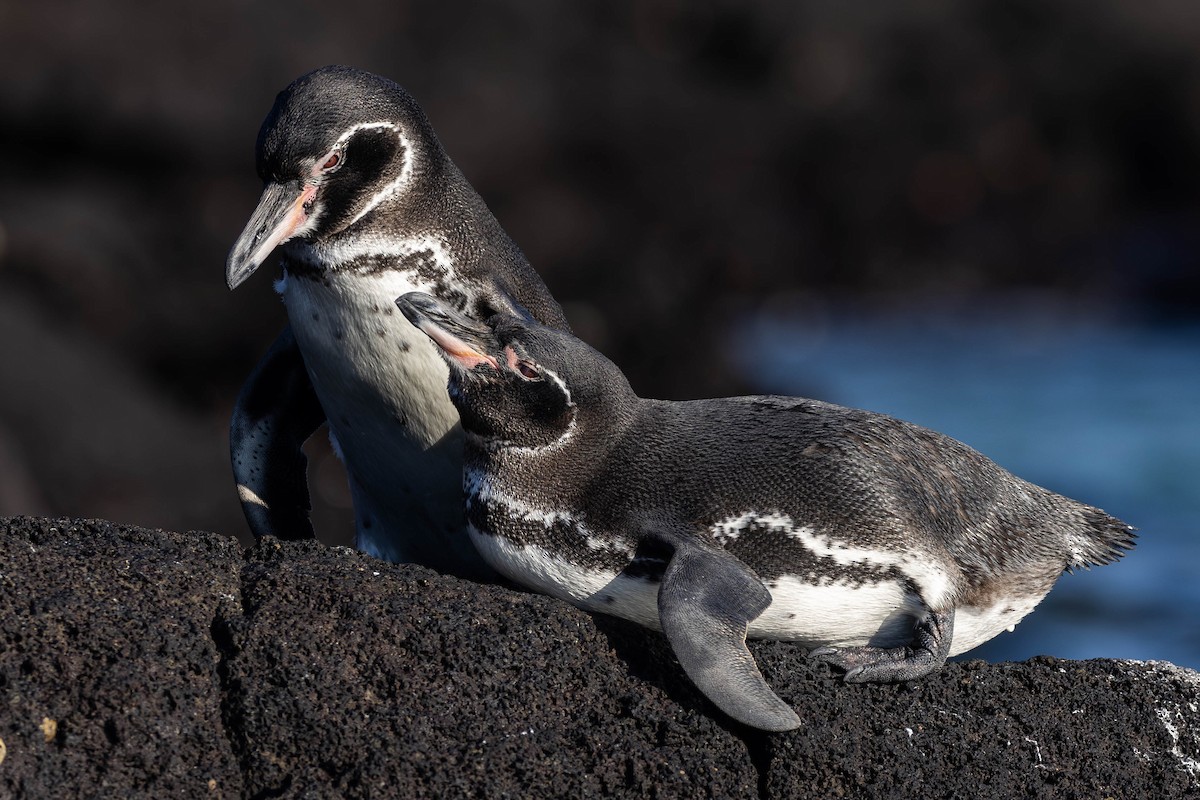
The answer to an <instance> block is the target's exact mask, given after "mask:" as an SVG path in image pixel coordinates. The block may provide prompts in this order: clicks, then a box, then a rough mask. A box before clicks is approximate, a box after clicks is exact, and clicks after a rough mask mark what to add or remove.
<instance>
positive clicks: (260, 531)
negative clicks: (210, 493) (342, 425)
mask: <svg viewBox="0 0 1200 800" xmlns="http://www.w3.org/2000/svg"><path fill="white" fill-rule="evenodd" d="M324 421H325V412H324V410H322V408H321V404H320V402H319V401H318V400H317V394H316V392H315V391H314V389H313V386H312V383H311V381H309V378H308V372H307V371H306V370H305V369H304V360H303V359H302V358H301V355H300V349H299V348H298V347H297V346H296V339H295V337H294V336H293V335H292V329H291V327H290V326H289V327H287V328H285V329H284V331H283V333H281V334H280V335H279V337H278V338H277V339H276V340H275V341H274V343H273V344H272V345H271V348H270V349H269V350H268V351H267V354H266V355H265V356H263V359H262V361H260V362H259V363H258V366H257V367H255V369H254V372H252V373H251V374H250V377H249V378H247V379H246V383H245V384H243V385H242V390H241V392H240V393H239V394H238V399H237V403H236V405H235V406H234V409H233V418H232V419H231V420H230V423H229V454H230V459H231V461H232V462H233V477H234V480H235V481H236V483H237V492H238V498H239V499H240V500H241V501H242V512H243V513H244V514H245V515H246V522H247V523H248V524H249V526H250V530H251V532H252V533H253V534H254V536H255V537H256V538H260V539H261V538H262V537H263V536H268V535H269V536H275V537H277V538H279V539H311V538H314V536H315V533H314V532H313V527H312V522H310V521H309V518H308V512H309V511H310V510H311V509H312V505H311V503H310V501H309V495H308V477H307V467H308V459H307V458H306V457H305V455H304V451H303V450H301V446H302V445H303V444H304V442H305V440H306V439H308V437H309V436H311V435H312V434H313V432H314V431H316V429H317V428H319V427H320V426H321V423H322V422H324Z"/></svg>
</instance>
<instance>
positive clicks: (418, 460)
mask: <svg viewBox="0 0 1200 800" xmlns="http://www.w3.org/2000/svg"><path fill="white" fill-rule="evenodd" d="M258 172H259V176H260V177H261V178H262V179H263V182H264V185H265V188H264V191H263V195H262V199H261V200H260V202H259V205H258V208H257V209H256V210H255V211H254V213H253V215H252V217H251V219H250V222H249V223H248V224H247V226H246V230H245V231H244V232H243V233H242V235H241V236H240V237H239V239H238V241H237V243H236V244H235V245H234V247H233V249H232V251H231V253H230V256H229V263H228V271H227V277H228V281H229V285H230V287H231V288H232V287H235V286H237V285H238V284H239V283H241V282H242V281H243V280H245V278H246V277H248V276H249V275H250V274H251V273H252V272H253V271H254V270H255V269H256V268H257V267H258V266H259V265H260V264H262V263H263V261H264V260H265V259H266V258H267V257H268V256H269V255H270V254H271V252H273V251H274V250H275V249H276V248H280V249H281V251H282V255H283V258H282V262H283V277H282V279H281V280H280V281H279V282H278V283H277V284H276V288H277V290H278V291H279V293H280V294H281V295H282V297H283V300H284V303H285V304H286V306H287V311H288V319H289V323H290V325H289V328H288V329H287V330H285V331H284V333H283V334H282V335H281V336H280V338H279V339H278V340H277V341H276V343H275V345H274V346H273V347H272V349H271V350H270V352H269V353H268V354H267V356H266V357H265V358H264V360H263V361H262V363H261V364H260V365H259V367H258V369H257V370H256V372H255V373H254V374H253V375H252V376H251V377H250V378H249V380H248V381H247V383H246V385H245V387H244V388H243V390H242V393H241V396H240V397H239V399H238V405H237V408H236V409H235V411H234V415H233V421H232V423H231V435H230V448H231V453H232V457H233V467H234V474H235V478H236V480H237V484H238V493H239V496H240V497H241V499H242V505H243V508H244V509H245V511H246V516H247V519H248V521H249V523H250V527H251V529H252V530H253V531H254V533H255V534H256V535H263V534H268V533H269V534H273V535H275V536H279V537H282V538H300V537H308V536H312V535H313V531H312V527H311V524H310V523H309V520H308V510H309V502H308V491H307V487H306V482H305V458H304V455H303V453H302V452H301V450H300V446H301V444H302V443H303V442H304V440H305V439H307V438H308V437H309V436H310V435H311V434H312V433H313V432H314V431H315V430H316V429H317V428H318V427H319V426H320V424H321V423H322V422H325V421H328V424H329V428H330V433H331V438H332V440H333V442H334V445H335V447H336V449H337V451H338V453H339V455H340V456H341V457H342V460H343V461H344V463H345V465H346V469H347V472H348V474H349V480H350V487H351V491H352V494H353V497H354V506H355V514H356V527H357V534H358V546H359V548H360V549H363V550H365V551H367V552H370V553H373V554H375V555H378V556H380V557H383V558H387V559H390V560H393V561H414V562H418V563H422V564H425V565H427V566H431V567H434V568H436V569H439V570H442V571H446V572H453V573H456V574H460V575H467V576H472V577H486V576H489V575H491V574H492V573H491V571H490V570H489V569H488V568H487V566H486V565H485V564H484V563H483V562H482V561H480V559H479V556H478V554H477V553H476V551H475V549H474V548H472V547H471V545H470V543H469V541H468V539H467V534H466V530H465V526H464V521H463V510H462V502H461V485H460V484H461V471H462V461H461V450H462V444H461V433H460V430H459V427H458V414H457V412H456V411H455V409H454V407H453V406H452V405H451V404H450V402H449V400H448V399H447V398H446V392H445V384H446V376H447V372H446V366H445V364H444V363H443V361H442V359H440V358H439V357H438V356H437V354H436V352H435V350H434V348H433V347H432V346H431V345H430V343H429V341H428V340H427V339H426V338H425V337H424V336H422V335H421V334H420V333H418V332H417V331H415V330H414V329H413V328H412V326H410V325H409V324H408V323H407V322H406V321H405V320H404V319H403V317H401V315H400V314H399V313H398V312H397V311H396V307H395V304H394V300H395V298H396V296H397V295H398V294H403V293H405V292H409V291H413V290H415V289H420V290H421V291H424V292H428V293H430V294H432V295H434V296H436V297H438V298H439V299H440V300H441V301H442V302H444V303H447V304H448V305H450V306H451V307H453V308H455V309H458V310H465V311H468V312H469V313H471V314H474V315H477V316H487V315H489V314H492V313H495V312H497V311H505V312H507V313H512V314H518V315H522V316H525V315H528V316H531V317H533V318H535V319H537V320H539V321H540V322H543V323H545V324H547V325H552V326H555V327H558V328H562V329H566V327H567V325H566V320H565V318H564V317H563V315H562V311H561V309H560V308H559V307H558V305H557V304H556V303H555V302H554V300H553V298H552V297H551V296H550V294H549V292H548V291H547V289H546V287H545V285H544V284H543V283H542V281H541V279H540V278H539V277H538V276H537V274H536V273H535V272H534V271H533V269H532V268H531V267H530V266H529V264H528V262H527V261H526V260H525V257H524V256H523V255H522V254H521V251H520V250H519V249H518V248H517V247H516V245H515V244H513V242H512V240H511V239H509V237H508V236H507V235H506V234H505V232H504V231H503V229H501V227H500V225H499V223H497V221H496V219H495V218H494V217H493V216H492V214H491V212H490V211H488V209H487V206H485V205H484V203H483V201H482V200H481V199H480V198H479V196H478V195H477V194H476V193H475V191H474V190H473V189H472V188H471V186H470V184H469V183H468V182H467V180H466V179H465V178H464V177H463V175H462V174H461V173H460V172H459V171H458V169H457V168H456V167H455V166H454V164H453V163H451V161H450V159H449V158H448V157H447V156H446V154H445V152H444V151H443V150H442V147H441V144H440V143H439V142H438V140H437V137H436V136H435V135H434V132H433V129H432V128H431V127H430V125H429V122H428V121H427V120H426V118H425V115H424V114H423V113H422V112H421V109H420V108H419V107H418V106H417V104H416V102H415V101H413V99H412V98H411V97H410V96H409V95H408V94H407V93H406V92H405V91H404V90H403V89H401V88H400V87H399V86H397V85H396V84H394V83H392V82H391V81H388V80H386V79H384V78H380V77H378V76H376V75H372V74H370V73H366V72H362V71H360V70H355V69H350V68H347V67H325V68H323V69H319V70H316V71H314V72H311V73H309V74H307V75H305V76H303V77H301V78H299V79H297V80H296V81H295V82H294V83H292V84H291V85H290V86H288V87H287V88H286V89H284V91H283V92H281V93H280V94H279V96H278V97H277V98H276V100H275V105H274V107H273V108H272V109H271V112H270V114H269V115H268V116H267V118H266V121H265V122H264V123H263V126H262V130H261V132H260V133H259V137H258Z"/></svg>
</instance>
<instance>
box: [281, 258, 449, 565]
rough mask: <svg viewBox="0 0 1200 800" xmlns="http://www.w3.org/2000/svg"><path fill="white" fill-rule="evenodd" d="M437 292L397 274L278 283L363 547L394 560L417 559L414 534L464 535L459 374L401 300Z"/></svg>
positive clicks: (328, 276)
mask: <svg viewBox="0 0 1200 800" xmlns="http://www.w3.org/2000/svg"><path fill="white" fill-rule="evenodd" d="M431 288H432V287H431V286H429V285H427V284H424V283H421V282H419V281H418V280H416V279H415V276H412V275H411V274H406V273H402V272H398V271H394V270H385V271H381V272H378V273H375V274H366V275H361V274H353V273H349V274H345V273H337V272H333V273H326V274H325V275H323V276H322V277H321V278H320V279H317V280H310V279H307V278H298V277H295V276H291V277H288V276H285V278H284V279H283V280H281V281H280V282H279V284H278V285H277V290H278V291H279V293H280V294H281V295H282V296H283V300H284V303H285V304H286V306H287V310H288V318H289V320H290V322H291V325H292V330H293V331H294V333H295V336H296V343H297V345H298V346H299V348H300V351H301V353H303V355H304V363H305V367H306V368H307V370H308V373H309V377H310V379H311V380H312V383H313V387H314V389H315V390H316V393H317V397H318V398H319V399H320V401H321V406H322V408H323V409H325V412H326V416H327V418H328V421H329V428H330V433H331V435H332V438H333V439H334V440H335V442H336V444H337V447H338V450H339V455H341V457H342V459H343V461H344V462H345V464H346V467H347V470H348V472H349V473H350V483H351V490H352V492H353V495H354V504H355V509H356V510H357V512H358V517H359V519H358V526H359V528H358V533H359V547H360V549H363V550H365V551H367V552H370V553H373V554H374V555H377V556H379V557H382V558H386V559H388V560H392V561H398V560H409V559H410V558H414V555H413V554H412V553H411V552H409V551H407V550H406V549H405V547H406V544H405V542H404V541H403V540H405V539H407V538H410V537H413V536H414V534H418V535H419V534H420V533H421V531H425V532H428V531H435V532H437V533H438V534H441V533H442V532H443V531H445V530H446V529H447V528H451V529H453V530H456V531H461V530H462V496H461V474H462V443H461V431H460V429H459V427H458V412H457V411H456V410H455V408H454V406H453V405H452V404H451V403H450V398H449V395H448V394H447V392H446V383H447V379H448V376H449V371H448V368H447V366H446V364H445V362H444V361H443V360H442V358H441V357H440V356H439V355H438V354H437V352H436V350H435V349H434V346H433V345H432V343H431V342H430V341H429V339H428V338H427V337H426V336H425V335H424V334H423V333H421V332H420V331H419V330H417V329H416V328H415V327H414V326H413V325H412V324H410V323H409V322H408V320H407V319H405V317H404V315H403V314H402V313H400V310H399V309H398V308H397V307H396V304H395V301H396V298H397V297H399V296H401V295H403V294H406V293H407V292H411V291H426V292H427V291H430V289H431ZM364 519H370V521H371V523H370V527H369V528H367V527H364V525H363V521H364ZM459 535H460V536H461V534H459ZM461 538H462V545H463V546H468V547H469V545H467V542H466V537H461ZM472 555H473V554H472ZM421 560H424V559H421ZM425 563H436V562H429V561H425Z"/></svg>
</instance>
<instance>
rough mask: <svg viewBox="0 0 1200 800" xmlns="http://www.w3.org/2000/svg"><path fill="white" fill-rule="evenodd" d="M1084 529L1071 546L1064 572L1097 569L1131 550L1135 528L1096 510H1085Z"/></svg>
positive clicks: (1079, 532) (1074, 538)
mask: <svg viewBox="0 0 1200 800" xmlns="http://www.w3.org/2000/svg"><path fill="white" fill-rule="evenodd" d="M1082 517H1083V520H1082V521H1083V526H1082V528H1083V530H1081V531H1078V530H1077V532H1076V534H1075V536H1074V537H1073V541H1072V543H1071V545H1072V546H1071V559H1070V561H1069V562H1068V563H1067V571H1068V572H1073V571H1074V570H1077V569H1086V568H1088V567H1099V566H1102V565H1104V564H1111V563H1113V562H1114V561H1117V560H1118V559H1120V558H1121V557H1122V556H1124V555H1125V554H1126V553H1127V552H1129V551H1130V550H1132V549H1133V546H1134V540H1135V539H1136V538H1137V534H1136V533H1135V532H1134V531H1136V530H1137V529H1136V528H1134V527H1133V526H1132V525H1127V524H1125V523H1124V522H1122V521H1121V520H1119V519H1117V518H1116V517H1114V516H1111V515H1110V514H1106V513H1104V512H1103V511H1101V510H1100V509H1098V508H1091V507H1088V508H1085V509H1084V511H1083V513H1082Z"/></svg>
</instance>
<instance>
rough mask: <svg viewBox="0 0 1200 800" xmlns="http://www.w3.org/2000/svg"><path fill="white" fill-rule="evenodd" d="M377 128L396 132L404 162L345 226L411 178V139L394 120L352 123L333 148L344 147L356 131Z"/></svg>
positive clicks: (414, 154) (363, 215) (359, 217)
mask: <svg viewBox="0 0 1200 800" xmlns="http://www.w3.org/2000/svg"><path fill="white" fill-rule="evenodd" d="M377 128H387V129H388V130H390V131H392V132H393V133H395V134H396V138H397V139H398V140H399V141H400V146H401V147H402V148H403V149H404V164H403V165H402V166H401V167H400V174H399V175H397V176H396V178H395V179H394V180H393V181H391V182H390V183H388V184H387V185H386V186H384V187H383V188H382V189H380V190H379V191H378V192H376V193H375V195H374V196H373V197H372V198H371V199H370V200H368V201H367V203H366V205H364V206H363V207H362V208H361V209H360V210H359V212H358V214H356V215H355V216H354V219H352V220H350V222H349V224H348V225H347V227H349V225H353V224H354V223H356V222H358V221H359V220H360V219H362V218H363V217H365V216H366V215H367V214H369V213H370V212H371V210H372V209H374V208H375V207H376V206H377V205H379V204H380V203H382V202H383V201H384V200H387V199H388V198H389V197H391V196H392V195H394V194H396V193H397V192H399V191H400V189H402V188H403V187H404V185H405V184H406V183H408V182H409V180H411V179H412V174H413V162H414V161H415V160H416V151H415V150H414V149H413V146H412V142H411V140H410V139H409V138H408V137H407V136H405V135H404V128H402V127H400V126H399V125H397V124H396V123H395V122H388V121H386V120H385V121H380V122H360V123H358V124H357V125H352V126H350V127H349V128H347V129H346V131H345V132H344V133H342V135H341V136H339V137H338V140H337V142H336V143H335V144H334V148H335V149H337V148H340V147H344V146H345V145H346V142H348V141H350V139H351V137H353V136H354V134H356V133H358V132H359V131H362V130H374V129H377Z"/></svg>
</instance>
